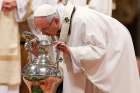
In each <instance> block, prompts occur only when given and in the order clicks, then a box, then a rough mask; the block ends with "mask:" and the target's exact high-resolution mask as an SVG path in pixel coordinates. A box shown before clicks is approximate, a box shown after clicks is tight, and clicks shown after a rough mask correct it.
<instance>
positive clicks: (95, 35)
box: [34, 4, 140, 93]
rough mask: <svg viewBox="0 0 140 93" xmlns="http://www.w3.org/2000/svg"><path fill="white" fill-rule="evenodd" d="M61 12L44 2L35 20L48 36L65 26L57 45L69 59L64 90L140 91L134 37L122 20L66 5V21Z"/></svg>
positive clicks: (94, 92) (99, 92) (91, 92)
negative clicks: (120, 21)
mask: <svg viewBox="0 0 140 93" xmlns="http://www.w3.org/2000/svg"><path fill="white" fill-rule="evenodd" d="M57 12H58V11H56V9H55V8H54V7H52V6H50V5H47V4H45V5H42V6H40V7H39V8H37V10H36V11H35V13H34V22H35V25H36V27H38V29H40V31H42V33H44V34H46V35H52V36H53V35H56V34H57V33H58V30H59V29H60V28H61V33H60V40H62V41H57V42H54V45H55V46H56V47H57V48H58V49H59V50H60V51H62V52H63V54H64V59H65V63H64V64H63V65H62V68H63V71H64V87H63V93H140V90H139V88H140V80H139V75H138V68H137V63H136V57H135V53H134V48H133V44H132V40H131V36H130V34H129V32H128V30H127V29H126V28H125V27H124V26H123V25H122V24H121V23H119V22H118V21H116V20H115V19H113V18H111V17H109V16H105V15H103V14H101V13H98V12H96V11H94V10H92V9H89V8H87V7H73V6H71V5H69V6H66V7H65V10H64V14H63V17H62V18H63V20H62V21H60V16H59V15H58V14H59V13H57ZM61 22H62V23H61ZM65 42H66V43H67V44H66V43H65Z"/></svg>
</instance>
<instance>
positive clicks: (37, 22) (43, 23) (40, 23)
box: [35, 20, 48, 29]
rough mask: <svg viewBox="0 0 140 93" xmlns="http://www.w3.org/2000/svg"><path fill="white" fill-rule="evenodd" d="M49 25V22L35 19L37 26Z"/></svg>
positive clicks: (40, 27) (45, 26)
mask: <svg viewBox="0 0 140 93" xmlns="http://www.w3.org/2000/svg"><path fill="white" fill-rule="evenodd" d="M47 25H48V24H47V23H46V22H45V21H40V20H36V21H35V26H36V27H37V28H39V29H44V28H47Z"/></svg>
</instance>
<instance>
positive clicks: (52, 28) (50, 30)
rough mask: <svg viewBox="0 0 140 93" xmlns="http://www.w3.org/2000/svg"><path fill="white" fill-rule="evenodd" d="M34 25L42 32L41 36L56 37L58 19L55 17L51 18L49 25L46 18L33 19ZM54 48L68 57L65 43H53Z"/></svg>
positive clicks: (58, 26)
mask: <svg viewBox="0 0 140 93" xmlns="http://www.w3.org/2000/svg"><path fill="white" fill-rule="evenodd" d="M34 24H35V26H36V27H37V28H39V29H40V31H42V33H43V34H45V35H49V36H54V35H57V34H58V30H59V28H60V21H59V18H58V17H55V16H54V17H53V18H52V20H51V22H50V23H49V22H48V21H47V18H46V17H35V18H34ZM54 46H55V47H56V48H57V49H59V50H60V51H62V52H63V53H64V54H65V55H70V51H69V47H68V45H67V44H66V43H64V42H62V41H55V42H54Z"/></svg>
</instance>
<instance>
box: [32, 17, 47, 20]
mask: <svg viewBox="0 0 140 93" xmlns="http://www.w3.org/2000/svg"><path fill="white" fill-rule="evenodd" d="M45 19H46V16H37V17H34V20H45Z"/></svg>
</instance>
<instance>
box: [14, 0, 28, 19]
mask: <svg viewBox="0 0 140 93" xmlns="http://www.w3.org/2000/svg"><path fill="white" fill-rule="evenodd" d="M29 1H30V0H16V2H17V14H16V20H17V21H23V18H24V17H25V15H26V13H27V10H26V9H27V7H28V4H29Z"/></svg>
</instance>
